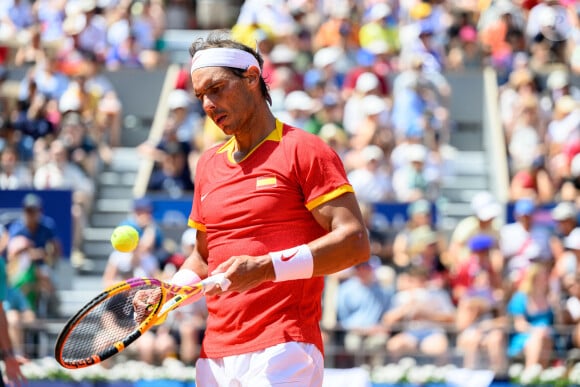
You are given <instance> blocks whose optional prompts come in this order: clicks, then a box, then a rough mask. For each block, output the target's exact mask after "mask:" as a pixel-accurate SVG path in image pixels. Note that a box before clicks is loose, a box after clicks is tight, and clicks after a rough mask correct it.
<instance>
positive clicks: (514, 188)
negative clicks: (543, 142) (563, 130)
mask: <svg viewBox="0 0 580 387" xmlns="http://www.w3.org/2000/svg"><path fill="white" fill-rule="evenodd" d="M514 140H515V139H514ZM518 140H520V139H518ZM522 142H523V141H522ZM524 144H525V142H523V144H521V145H524ZM528 145H529V144H528ZM532 148H533V147H532ZM532 148H530V147H528V149H527V151H528V152H529V150H530V149H532ZM522 151H523V149H522ZM544 164H545V158H544V156H537V157H535V158H534V159H533V161H532V162H531V163H530V165H529V166H528V167H526V168H524V169H521V170H519V171H518V172H516V174H515V175H514V176H513V177H512V179H511V181H510V187H509V195H510V199H511V200H513V201H515V200H519V199H523V198H532V199H533V200H534V201H535V202H536V203H538V204H546V203H550V202H552V201H553V200H554V193H555V191H556V187H555V186H554V183H553V181H552V178H551V176H550V173H549V172H548V170H547V169H546V166H545V165H544Z"/></svg>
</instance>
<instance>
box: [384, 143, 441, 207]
mask: <svg viewBox="0 0 580 387" xmlns="http://www.w3.org/2000/svg"><path fill="white" fill-rule="evenodd" d="M426 159H427V149H426V147H425V146H424V145H422V144H414V145H413V146H409V147H408V148H407V163H406V164H405V165H403V166H401V167H399V168H397V169H396V170H395V171H394V172H393V190H394V192H395V198H396V200H397V201H399V202H412V201H414V200H418V199H432V198H433V196H434V192H435V191H434V188H435V184H433V182H432V181H429V178H428V176H427V175H426V173H425V162H426Z"/></svg>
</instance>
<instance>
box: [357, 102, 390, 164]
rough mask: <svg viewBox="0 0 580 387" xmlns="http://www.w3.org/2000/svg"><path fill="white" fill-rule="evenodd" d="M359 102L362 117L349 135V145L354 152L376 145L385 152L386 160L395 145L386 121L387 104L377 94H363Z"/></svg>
mask: <svg viewBox="0 0 580 387" xmlns="http://www.w3.org/2000/svg"><path fill="white" fill-rule="evenodd" d="M361 104H362V113H363V117H362V120H361V121H360V122H359V124H358V125H357V127H356V128H355V133H354V134H353V135H352V136H351V139H350V144H351V147H352V148H353V151H354V152H355V154H356V152H357V151H358V150H360V149H363V148H364V147H366V146H368V145H377V146H379V147H380V148H381V149H382V150H383V151H384V152H385V157H386V160H388V159H389V156H390V154H391V151H392V150H393V148H394V147H395V136H394V135H393V130H392V128H391V126H390V123H389V121H388V106H387V104H386V103H385V101H384V99H383V98H381V97H379V96H377V95H367V96H365V97H364V98H363V99H362V100H361Z"/></svg>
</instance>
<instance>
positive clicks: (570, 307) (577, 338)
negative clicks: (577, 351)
mask: <svg viewBox="0 0 580 387" xmlns="http://www.w3.org/2000/svg"><path fill="white" fill-rule="evenodd" d="M578 247H579V248H578V249H577V250H580V244H578ZM563 306H564V308H563V309H564V310H563V322H564V323H565V324H567V325H569V326H570V325H571V326H572V338H571V339H572V345H573V346H574V347H576V348H578V347H580V273H576V274H575V275H574V276H572V277H569V278H568V281H566V282H565V293H564V305H563Z"/></svg>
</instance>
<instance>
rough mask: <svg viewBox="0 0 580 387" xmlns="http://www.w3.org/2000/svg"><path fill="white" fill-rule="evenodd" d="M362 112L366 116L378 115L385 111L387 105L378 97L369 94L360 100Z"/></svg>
mask: <svg viewBox="0 0 580 387" xmlns="http://www.w3.org/2000/svg"><path fill="white" fill-rule="evenodd" d="M361 105H362V109H363V112H364V113H365V114H366V115H367V116H372V115H375V114H380V113H382V112H384V111H385V110H387V103H386V102H385V101H384V100H383V99H382V98H381V97H379V96H378V95H374V94H370V95H366V96H364V97H363V99H362V100H361Z"/></svg>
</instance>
